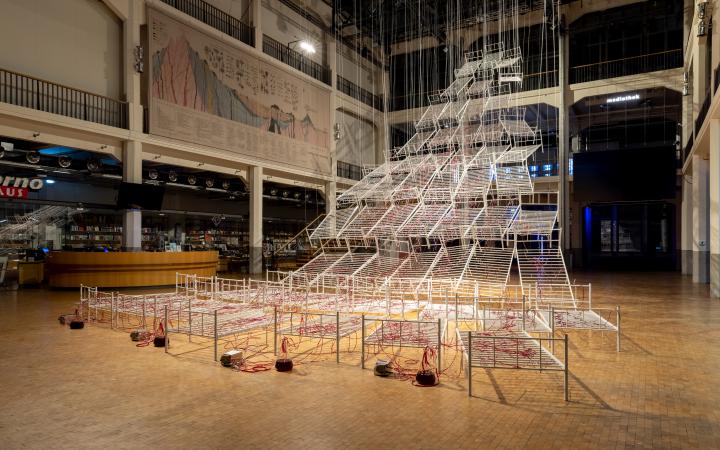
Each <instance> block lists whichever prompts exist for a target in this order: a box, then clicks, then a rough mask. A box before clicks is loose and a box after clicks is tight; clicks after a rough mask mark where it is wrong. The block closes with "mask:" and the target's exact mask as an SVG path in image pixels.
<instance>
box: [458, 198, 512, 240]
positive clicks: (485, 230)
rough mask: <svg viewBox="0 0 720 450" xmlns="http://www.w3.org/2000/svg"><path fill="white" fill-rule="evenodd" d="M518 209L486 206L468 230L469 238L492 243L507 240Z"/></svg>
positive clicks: (505, 206)
mask: <svg viewBox="0 0 720 450" xmlns="http://www.w3.org/2000/svg"><path fill="white" fill-rule="evenodd" d="M518 209H519V206H518V205H494V204H486V205H485V207H484V208H483V209H482V211H480V214H478V216H477V217H476V218H475V221H474V223H473V224H472V225H471V226H470V228H469V229H468V234H467V237H474V238H475V239H480V240H491V241H501V240H503V239H505V237H506V235H507V231H508V229H509V228H510V224H512V221H513V219H514V218H515V214H517V211H518Z"/></svg>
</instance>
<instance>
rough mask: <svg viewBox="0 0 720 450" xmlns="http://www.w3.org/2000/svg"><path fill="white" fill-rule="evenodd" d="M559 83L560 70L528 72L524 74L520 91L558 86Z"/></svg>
mask: <svg viewBox="0 0 720 450" xmlns="http://www.w3.org/2000/svg"><path fill="white" fill-rule="evenodd" d="M557 85H558V71H557V70H553V71H550V72H538V73H528V74H525V75H523V81H522V87H521V88H520V92H527V91H536V90H538V89H546V88H551V87H556V86H557Z"/></svg>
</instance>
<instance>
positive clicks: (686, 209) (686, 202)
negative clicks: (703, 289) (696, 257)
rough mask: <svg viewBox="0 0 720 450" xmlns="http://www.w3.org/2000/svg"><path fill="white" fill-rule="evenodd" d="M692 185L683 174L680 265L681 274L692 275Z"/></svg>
mask: <svg viewBox="0 0 720 450" xmlns="http://www.w3.org/2000/svg"><path fill="white" fill-rule="evenodd" d="M692 197H693V185H692V182H691V181H690V180H689V177H688V176H686V175H683V182H682V204H681V206H680V208H681V209H680V211H681V212H680V265H681V270H682V273H683V275H692V273H693V269H692V261H693V202H692Z"/></svg>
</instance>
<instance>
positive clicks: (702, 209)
mask: <svg viewBox="0 0 720 450" xmlns="http://www.w3.org/2000/svg"><path fill="white" fill-rule="evenodd" d="M692 165H693V175H692V190H693V201H692V204H693V219H692V220H693V262H692V268H693V281H694V282H695V283H707V282H709V281H710V280H709V277H710V267H709V266H710V253H709V251H708V250H709V246H708V238H709V237H710V236H709V234H708V231H709V229H708V228H709V221H710V202H709V198H708V197H709V196H708V194H709V191H710V184H709V181H710V177H709V173H708V169H709V167H708V166H709V165H708V161H707V160H705V159H703V158H702V156H698V155H694V156H693V159H692Z"/></svg>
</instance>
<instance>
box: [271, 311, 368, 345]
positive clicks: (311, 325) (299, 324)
mask: <svg viewBox="0 0 720 450" xmlns="http://www.w3.org/2000/svg"><path fill="white" fill-rule="evenodd" d="M298 317H299V319H298ZM282 319H283V320H282V322H281V323H282V327H281V328H280V327H279V326H278V328H280V329H279V330H278V334H279V335H284V336H298V337H308V338H316V339H337V338H344V337H347V336H350V335H352V334H354V333H356V332H358V331H359V330H360V327H361V326H362V317H361V316H359V315H348V314H340V313H339V312H338V313H336V314H321V313H306V312H301V313H293V312H291V313H286V314H283V316H282ZM278 325H280V324H278Z"/></svg>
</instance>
